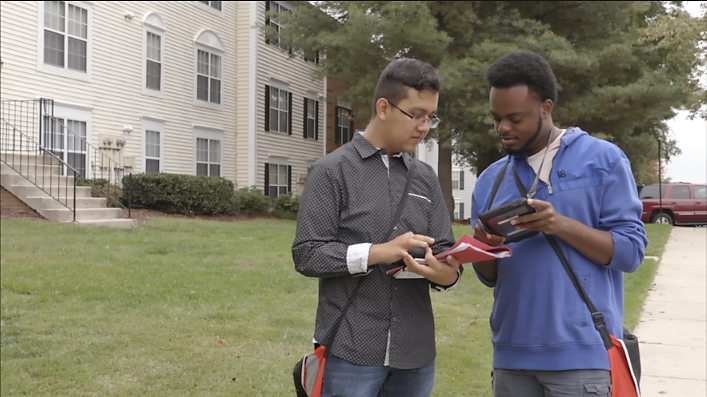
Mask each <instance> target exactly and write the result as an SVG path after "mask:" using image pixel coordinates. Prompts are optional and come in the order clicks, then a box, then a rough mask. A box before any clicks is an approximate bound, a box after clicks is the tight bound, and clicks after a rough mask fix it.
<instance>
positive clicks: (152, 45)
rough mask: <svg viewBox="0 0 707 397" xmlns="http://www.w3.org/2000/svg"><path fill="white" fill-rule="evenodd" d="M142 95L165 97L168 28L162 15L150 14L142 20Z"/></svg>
mask: <svg viewBox="0 0 707 397" xmlns="http://www.w3.org/2000/svg"><path fill="white" fill-rule="evenodd" d="M142 29H143V39H142V40H143V42H142V43H143V44H142V47H143V50H142V57H143V60H142V68H143V70H142V76H143V77H142V93H143V94H145V95H152V96H157V97H162V96H164V49H165V31H166V29H167V28H166V26H165V23H164V20H163V19H162V17H161V16H160V14H158V13H156V12H148V13H147V14H145V17H144V18H143V19H142Z"/></svg>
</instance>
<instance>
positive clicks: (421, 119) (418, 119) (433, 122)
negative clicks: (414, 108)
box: [388, 101, 442, 129]
mask: <svg viewBox="0 0 707 397" xmlns="http://www.w3.org/2000/svg"><path fill="white" fill-rule="evenodd" d="M388 103H389V104H390V106H392V107H394V108H396V109H398V110H400V111H401V112H402V113H403V114H404V115H406V116H408V117H410V119H412V121H414V122H415V123H416V124H417V125H422V124H424V123H425V122H427V121H429V122H430V129H433V128H437V126H438V125H439V123H440V122H442V120H440V119H439V117H437V115H432V117H425V116H420V115H412V114H410V113H408V112H406V111H404V110H403V109H400V108H399V107H397V106H396V105H395V104H394V103H393V102H391V101H388Z"/></svg>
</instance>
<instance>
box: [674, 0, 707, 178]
mask: <svg viewBox="0 0 707 397" xmlns="http://www.w3.org/2000/svg"><path fill="white" fill-rule="evenodd" d="M700 3H704V1H686V2H684V3H683V4H684V5H685V9H686V10H687V11H688V12H690V14H692V15H694V16H698V15H700V12H701V10H700ZM702 82H703V84H707V76H705V75H703V76H702ZM668 127H670V129H671V131H672V133H673V137H674V138H675V140H677V142H678V147H679V148H680V150H682V154H681V155H679V156H676V157H675V158H673V159H672V160H671V161H670V162H669V163H668V164H667V165H666V167H665V169H666V173H667V176H668V177H669V178H671V179H672V180H673V181H676V182H678V181H679V182H692V183H707V120H704V119H700V118H695V119H694V120H688V119H687V112H680V113H678V115H677V116H676V117H675V118H674V119H672V120H670V121H668Z"/></svg>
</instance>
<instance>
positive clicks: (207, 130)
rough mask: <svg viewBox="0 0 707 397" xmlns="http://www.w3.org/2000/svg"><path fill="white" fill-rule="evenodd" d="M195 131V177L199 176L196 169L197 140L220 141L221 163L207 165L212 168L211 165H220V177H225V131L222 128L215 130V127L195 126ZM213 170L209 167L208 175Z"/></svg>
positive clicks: (209, 162)
mask: <svg viewBox="0 0 707 397" xmlns="http://www.w3.org/2000/svg"><path fill="white" fill-rule="evenodd" d="M193 130H194V170H193V172H194V175H197V172H196V169H197V162H198V155H197V139H208V140H209V141H219V142H220V144H219V161H218V163H216V162H211V161H210V160H211V159H209V161H208V162H207V164H208V165H209V166H210V165H211V164H218V165H219V175H218V176H220V177H223V175H224V172H223V144H224V141H223V137H224V130H223V129H222V128H215V127H208V126H204V125H194V126H193ZM210 172H211V169H210V167H208V166H207V173H210ZM209 176H212V175H209Z"/></svg>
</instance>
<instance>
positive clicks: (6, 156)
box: [0, 150, 61, 165]
mask: <svg viewBox="0 0 707 397" xmlns="http://www.w3.org/2000/svg"><path fill="white" fill-rule="evenodd" d="M0 159H2V160H3V161H5V162H7V163H13V162H14V163H18V162H22V163H30V164H35V163H37V164H45V165H60V164H61V162H60V161H59V160H58V159H57V158H55V157H54V156H50V155H42V154H36V152H35V150H29V151H15V152H0Z"/></svg>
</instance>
